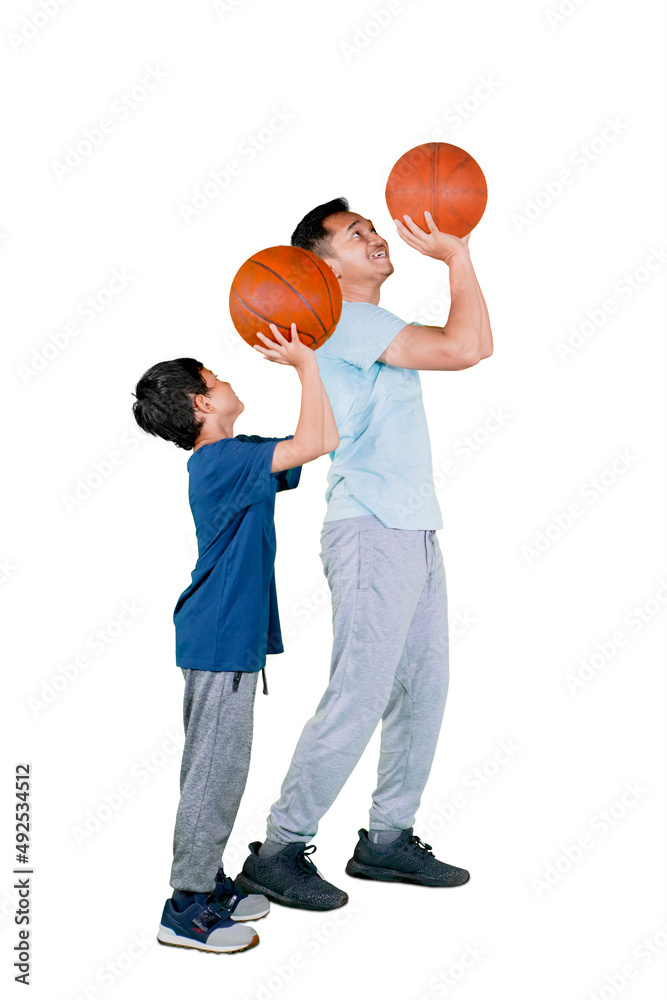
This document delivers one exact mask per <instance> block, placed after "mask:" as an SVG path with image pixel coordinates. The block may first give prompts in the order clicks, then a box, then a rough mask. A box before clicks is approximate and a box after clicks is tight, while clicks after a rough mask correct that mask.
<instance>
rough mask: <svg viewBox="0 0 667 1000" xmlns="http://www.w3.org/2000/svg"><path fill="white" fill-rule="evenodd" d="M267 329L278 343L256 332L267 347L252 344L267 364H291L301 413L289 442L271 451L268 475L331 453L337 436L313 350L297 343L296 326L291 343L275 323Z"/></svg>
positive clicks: (293, 329)
mask: <svg viewBox="0 0 667 1000" xmlns="http://www.w3.org/2000/svg"><path fill="white" fill-rule="evenodd" d="M270 328H271V331H272V332H273V335H274V337H275V338H276V340H277V341H278V343H277V344H274V343H273V341H271V340H269V338H268V337H266V336H265V335H264V334H263V333H258V334H257V336H258V337H260V338H261V339H262V340H263V341H264V343H265V344H266V345H267V346H266V347H261V346H260V345H259V344H255V345H254V347H255V349H256V350H257V351H260V352H261V353H262V354H263V355H264V357H265V358H268V360H269V361H276V362H278V364H282V365H291V366H292V367H293V368H295V369H296V372H297V375H298V376H299V379H300V380H301V412H300V413H299V422H298V424H297V426H296V430H295V432H294V437H293V438H291V440H289V441H279V442H278V444H277V445H276V447H275V450H274V452H273V461H272V463H271V472H282V471H283V470H284V469H293V468H295V467H296V466H298V465H305V463H306V462H312V461H314V460H315V459H316V458H319V457H320V455H327V454H329V452H331V451H334V450H335V449H336V448H337V447H338V444H339V437H338V429H337V427H336V421H335V420H334V416H333V412H332V410H331V404H330V402H329V397H328V396H327V393H326V389H325V388H324V385H323V384H322V379H321V378H320V370H319V367H318V364H317V358H316V357H315V353H314V351H313V350H312V349H311V348H310V347H306V345H305V344H302V343H301V341H300V340H299V335H298V333H297V329H296V323H292V326H291V339H290V340H287V339H286V338H285V337H284V336H283V334H282V333H281V332H280V330H279V329H278V327H277V326H275V324H273V323H271V324H270Z"/></svg>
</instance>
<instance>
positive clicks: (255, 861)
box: [234, 840, 348, 910]
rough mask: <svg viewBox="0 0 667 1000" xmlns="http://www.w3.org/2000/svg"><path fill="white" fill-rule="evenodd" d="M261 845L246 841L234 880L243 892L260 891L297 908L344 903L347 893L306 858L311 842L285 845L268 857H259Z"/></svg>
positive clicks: (315, 908)
mask: <svg viewBox="0 0 667 1000" xmlns="http://www.w3.org/2000/svg"><path fill="white" fill-rule="evenodd" d="M261 846H262V845H261V843H260V841H259V840H256V841H254V842H253V843H252V844H248V847H249V848H250V854H249V855H248V857H247V858H246V859H245V862H244V864H243V870H242V871H241V872H239V874H238V875H237V876H236V878H235V879H234V881H235V882H236V884H237V885H240V886H241V888H242V889H243V891H244V892H249V893H261V894H262V895H264V896H268V898H269V899H273V900H275V902H276V903H282V904H283V905H284V906H296V907H298V908H299V909H301V910H335V909H336V907H337V906H344V905H345V903H347V900H348V895H347V893H346V892H343V891H342V889H337V888H336V886H335V885H332V884H331V882H326V881H325V880H324V879H323V878H322V876H321V875H320V874H319V872H318V870H317V868H316V867H315V865H314V864H313V862H312V861H311V860H310V857H309V855H310V854H312V853H313V851H315V850H316V847H315V845H314V844H311V846H310V847H308V848H307V847H306V843H305V841H298V842H296V843H294V844H287V845H286V847H284V848H283V850H282V851H280V852H279V853H278V854H274V855H273V856H272V857H270V858H260V856H259V855H258V853H257V852H258V850H259V848H260V847H261Z"/></svg>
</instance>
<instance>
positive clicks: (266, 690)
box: [232, 667, 269, 694]
mask: <svg viewBox="0 0 667 1000" xmlns="http://www.w3.org/2000/svg"><path fill="white" fill-rule="evenodd" d="M242 674H243V670H236V671H235V672H234V683H233V684H232V691H238V689H239V684H240V683H241V675H242ZM262 687H263V691H262V694H268V693H269V688H268V685H267V683H266V674H265V673H264V667H262Z"/></svg>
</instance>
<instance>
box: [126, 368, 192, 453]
mask: <svg viewBox="0 0 667 1000" xmlns="http://www.w3.org/2000/svg"><path fill="white" fill-rule="evenodd" d="M203 367H204V366H203V364H202V363H201V361H195V359H194V358H176V359H175V360H174V361H160V363H159V364H157V365H153V367H152V368H149V369H148V371H147V372H144V374H143V375H142V376H141V378H140V379H139V381H138V382H137V385H136V388H135V391H134V395H135V396H136V400H135V402H134V403H133V404H132V412H133V413H134V419H135V420H136V421H137V423H138V424H139V426H140V427H141V429H142V430H143V431H146V432H147V433H148V434H155V435H156V437H161V438H164V440H165V441H173V442H174V444H175V445H177V446H178V447H179V448H184V449H185V450H186V451H192V448H193V447H194V443H195V441H196V440H197V437H198V435H199V431H200V429H201V427H202V424H203V420H200V421H199V422H197V421H196V420H195V408H194V397H195V396H197V395H198V394H199V393H202V395H205V396H206V395H208V391H209V390H208V386H207V385H206V382H205V381H204V378H203V376H202V373H201V370H202V368H203Z"/></svg>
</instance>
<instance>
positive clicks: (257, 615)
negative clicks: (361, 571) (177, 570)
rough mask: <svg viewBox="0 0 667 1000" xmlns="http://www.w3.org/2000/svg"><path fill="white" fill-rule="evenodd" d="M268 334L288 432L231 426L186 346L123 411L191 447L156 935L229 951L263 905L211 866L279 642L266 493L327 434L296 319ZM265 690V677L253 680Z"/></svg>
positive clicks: (247, 942) (324, 400)
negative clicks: (177, 714)
mask: <svg viewBox="0 0 667 1000" xmlns="http://www.w3.org/2000/svg"><path fill="white" fill-rule="evenodd" d="M271 330H272V332H273V334H274V336H275V337H276V340H277V341H278V343H273V342H272V341H271V340H270V339H269V338H268V337H265V336H264V335H263V334H261V333H258V334H257V336H258V337H260V338H261V340H262V341H263V342H264V344H265V345H266V346H264V347H262V346H260V345H255V347H256V349H257V350H258V351H260V352H261V353H262V354H263V355H264V356H265V358H267V359H269V360H271V361H276V362H278V363H280V364H287V365H291V366H292V367H294V368H295V369H296V371H297V374H298V375H299V379H300V380H301V388H302V395H301V412H300V415H299V422H298V424H297V428H296V431H295V432H294V435H290V436H288V437H286V438H264V437H259V436H258V435H250V436H248V435H245V434H239V435H236V436H234V433H233V428H234V421H235V420H236V418H237V417H238V416H239V415H240V414H241V413H242V412H243V410H244V405H243V403H242V402H241V401H240V399H239V398H238V396H237V395H236V393H235V392H234V390H233V389H232V387H231V385H230V384H229V383H228V382H221V381H219V380H218V378H217V376H216V375H214V374H213V373H212V372H211V371H209V370H208V369H207V368H204V366H203V365H202V364H201V363H200V362H199V361H195V360H194V359H192V358H179V359H177V360H175V361H165V362H162V363H160V364H157V365H154V366H153V368H150V369H149V370H148V371H147V372H146V373H145V374H144V375H143V376H142V377H141V379H140V380H139V382H138V383H137V386H136V392H135V396H136V402H135V403H134V404H133V412H134V416H135V418H136V421H137V423H138V424H139V426H140V427H141V428H142V429H143V430H145V431H147V432H148V433H149V434H155V435H157V436H159V437H162V438H164V439H165V440H167V441H173V443H174V444H176V445H177V446H178V447H180V448H184V449H185V450H188V451H189V450H192V452H193V454H192V455H191V457H190V458H189V459H188V472H189V477H190V482H189V498H190V506H191V509H192V515H193V518H194V521H195V527H196V530H197V544H198V551H199V558H198V560H197V565H196V566H195V569H194V570H193V573H192V582H191V584H190V586H189V587H188V588H187V589H186V590H185V591H184V592H183V594H181V596H180V598H179V600H178V603H177V605H176V608H175V611H174V623H175V627H176V662H177V666H179V667H181V669H182V670H183V675H184V677H185V696H184V703H183V718H184V727H185V745H184V748H183V758H182V763H181V776H180V791H181V795H180V802H179V806H178V812H177V816H176V825H175V831H174V859H173V865H172V870H171V878H170V884H171V886H172V888H173V889H174V892H173V895H172V897H171V899H168V900H167V901H166V903H165V905H164V910H163V914H162V920H161V923H160V929H159V932H158V941H160V942H161V943H162V944H173V945H181V946H184V947H190V948H200V949H202V950H204V951H215V952H232V951H242V950H244V949H246V948H252V947H253V946H254V945H256V944H258V943H259V938H258V936H257V934H256V932H255V930H254V928H252V927H248V926H245V925H244V923H243V922H244V921H247V920H252V919H258V918H259V917H263V916H265V915H266V914H267V913H268V912H269V904H268V901H267V899H266V898H265V897H264V896H263V895H259V894H251V895H248V894H245V893H243V891H242V890H241V887H240V886H236V885H235V883H234V882H233V881H232V879H230V878H228V877H227V876H225V873H224V870H223V868H222V865H221V857H222V853H223V851H224V848H225V845H226V843H227V840H228V838H229V835H230V833H231V830H232V826H233V824H234V820H235V818H236V814H237V811H238V808H239V804H240V801H241V796H242V794H243V791H244V788H245V783H246V778H247V774H248V767H249V764H250V749H251V742H252V724H253V705H254V698H255V690H256V686H257V675H258V672H259V671H260V670H262V673H263V671H264V665H265V662H266V655H267V654H269V653H281V652H283V646H282V640H281V634H280V622H279V618H278V606H277V601H276V587H275V576H274V558H275V527H274V523H273V513H274V504H275V494H276V492H279V491H281V490H286V489H294V488H295V487H296V486H297V485H298V482H299V478H300V474H301V466H302V465H303V464H304V463H305V462H312V461H313V460H314V459H316V458H319V456H320V455H326V454H328V453H329V452H331V451H333V450H335V449H336V448H337V447H338V444H339V439H338V431H337V429H336V424H335V421H334V418H333V413H332V411H331V406H330V404H329V399H328V397H327V394H326V392H325V391H324V387H323V385H322V382H321V380H320V376H319V370H318V365H317V360H316V358H315V355H314V353H313V351H312V350H311V349H310V348H309V347H306V346H305V345H304V344H302V343H301V342H300V340H299V337H298V334H297V330H296V325H295V324H294V323H293V324H292V326H291V339H290V340H287V339H286V338H285V337H284V336H283V335H282V334H281V333H280V331H279V330H278V328H277V327H276V326H274V325H273V324H271ZM264 691H265V693H266V684H265V685H264Z"/></svg>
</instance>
